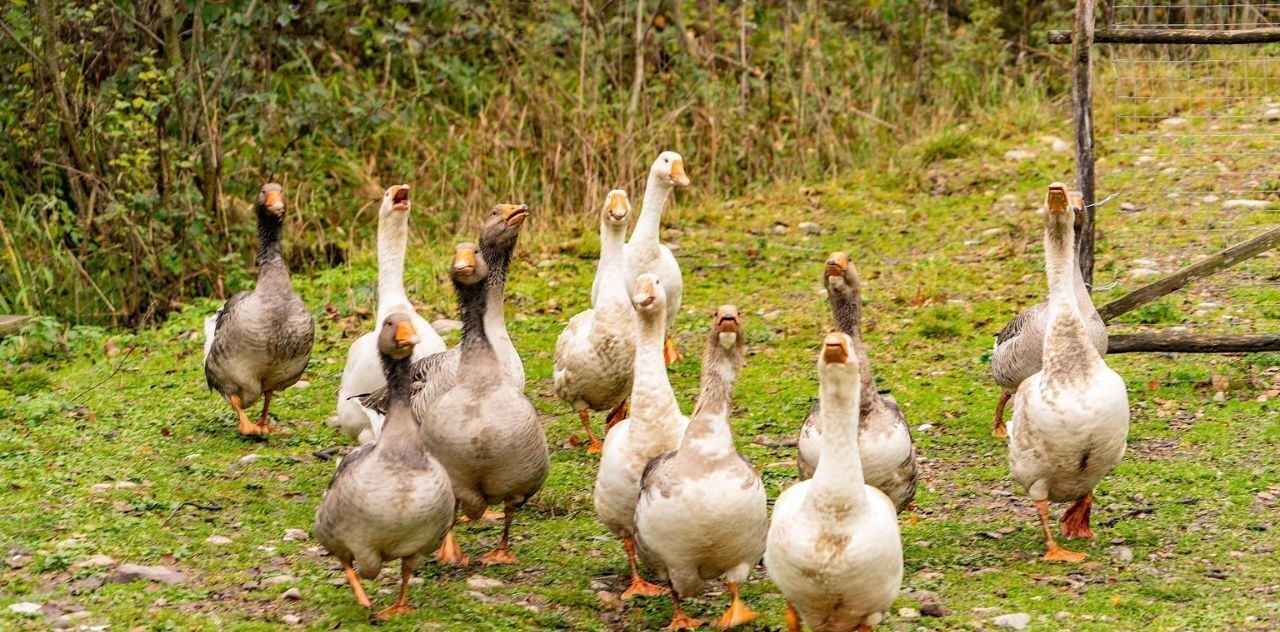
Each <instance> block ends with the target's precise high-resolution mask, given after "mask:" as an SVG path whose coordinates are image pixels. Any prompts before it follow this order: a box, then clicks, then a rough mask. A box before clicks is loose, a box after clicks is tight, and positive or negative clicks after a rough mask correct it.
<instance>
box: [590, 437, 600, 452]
mask: <svg viewBox="0 0 1280 632" xmlns="http://www.w3.org/2000/svg"><path fill="white" fill-rule="evenodd" d="M601 452H604V444H603V443H600V440H599V439H596V438H595V437H592V438H591V442H590V443H588V444H587V454H600V453H601Z"/></svg>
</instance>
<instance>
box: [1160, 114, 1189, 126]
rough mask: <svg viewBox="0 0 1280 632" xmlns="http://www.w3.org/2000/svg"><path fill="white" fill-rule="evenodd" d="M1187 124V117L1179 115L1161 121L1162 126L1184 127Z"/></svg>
mask: <svg viewBox="0 0 1280 632" xmlns="http://www.w3.org/2000/svg"><path fill="white" fill-rule="evenodd" d="M1186 124H1187V119H1184V118H1182V117H1178V116H1171V117H1169V118H1167V119H1164V120H1162V121H1160V127H1182V126H1183V125H1186Z"/></svg>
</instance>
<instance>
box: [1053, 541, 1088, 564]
mask: <svg viewBox="0 0 1280 632" xmlns="http://www.w3.org/2000/svg"><path fill="white" fill-rule="evenodd" d="M1086 557H1089V556H1088V555H1087V554H1085V553H1076V552H1075V551H1068V550H1066V549H1064V548H1062V547H1060V546H1056V545H1055V546H1051V547H1049V550H1048V551H1047V552H1046V553H1045V554H1044V560H1045V561H1046V562H1072V563H1074V562H1083V561H1084V559H1085V558H1086Z"/></svg>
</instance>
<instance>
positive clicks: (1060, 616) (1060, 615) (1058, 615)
mask: <svg viewBox="0 0 1280 632" xmlns="http://www.w3.org/2000/svg"><path fill="white" fill-rule="evenodd" d="M1053 618H1055V619H1057V620H1059V621H1066V620H1067V619H1070V618H1071V613H1070V612H1067V611H1066V610H1059V611H1057V612H1055V613H1053Z"/></svg>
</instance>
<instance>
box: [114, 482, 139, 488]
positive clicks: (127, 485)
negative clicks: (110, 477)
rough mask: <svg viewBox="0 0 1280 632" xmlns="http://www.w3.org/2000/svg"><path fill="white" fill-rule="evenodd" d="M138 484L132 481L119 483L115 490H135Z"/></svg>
mask: <svg viewBox="0 0 1280 632" xmlns="http://www.w3.org/2000/svg"><path fill="white" fill-rule="evenodd" d="M137 487H138V484H137V483H135V482H133V481H120V482H119V483H116V489H135V488H137Z"/></svg>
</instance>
